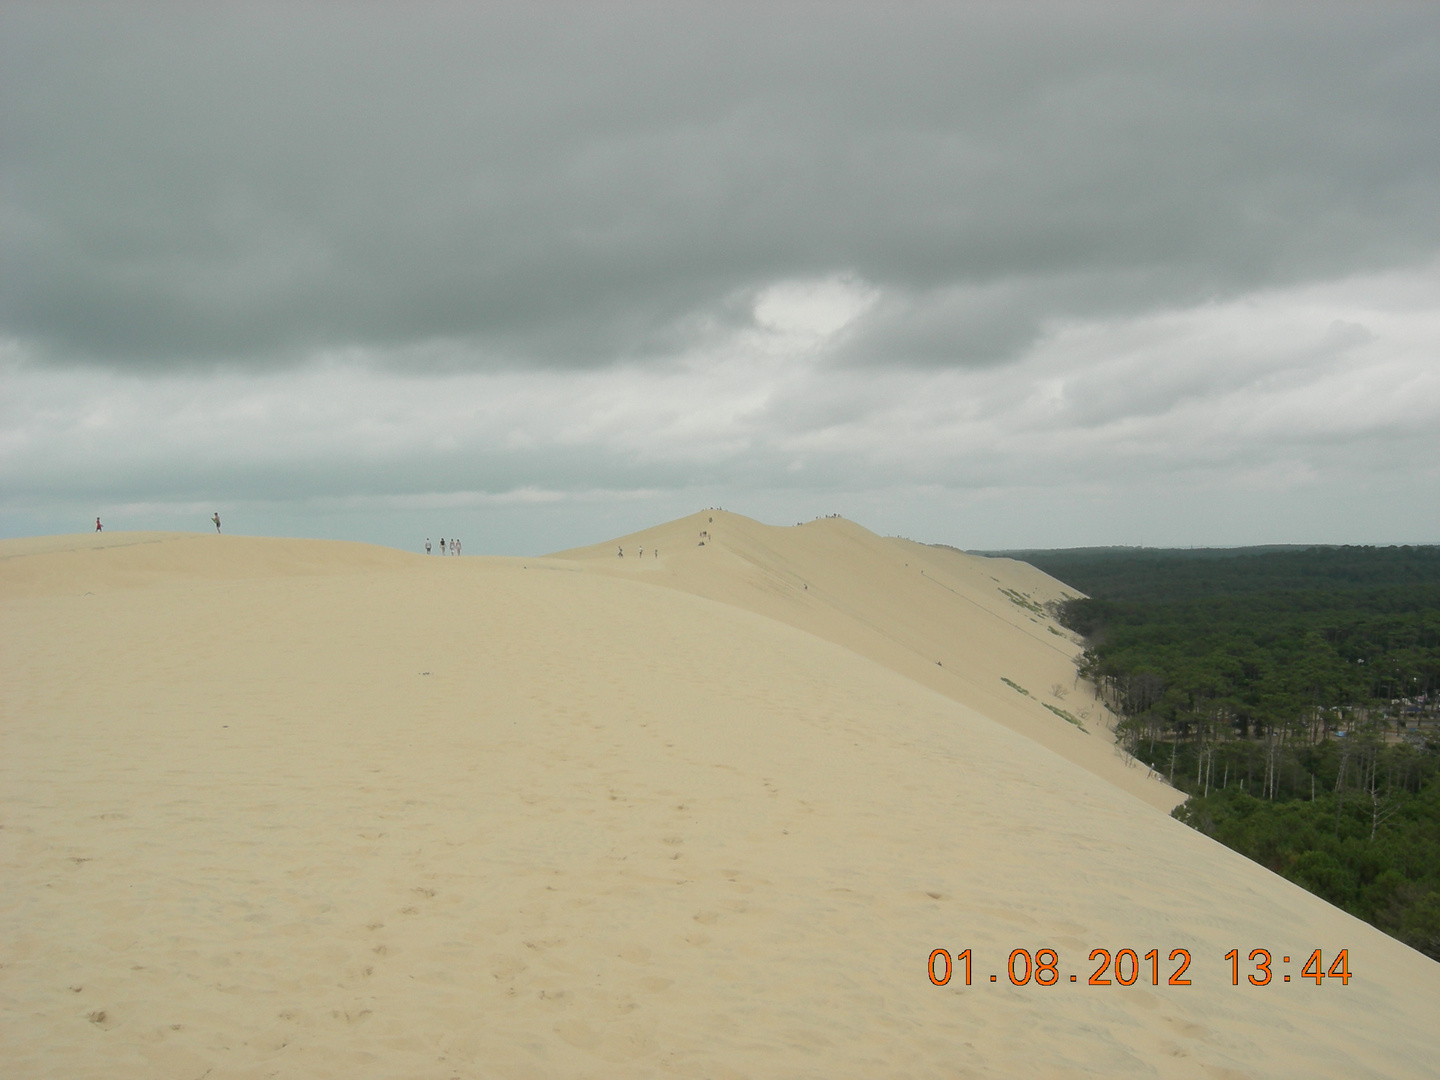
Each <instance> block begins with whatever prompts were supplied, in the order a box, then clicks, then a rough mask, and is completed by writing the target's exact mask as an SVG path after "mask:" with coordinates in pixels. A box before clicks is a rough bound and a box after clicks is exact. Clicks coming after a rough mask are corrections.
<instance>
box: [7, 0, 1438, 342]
mask: <svg viewBox="0 0 1440 1080" xmlns="http://www.w3.org/2000/svg"><path fill="white" fill-rule="evenodd" d="M1016 7H1017V8H1018V10H1013V11H1011V10H1006V11H1004V12H1002V11H1001V9H1000V8H999V7H998V6H994V5H977V6H974V7H963V6H956V5H949V4H944V5H932V6H929V7H921V6H905V7H901V8H896V7H894V6H892V5H873V6H871V7H869V8H864V9H862V8H850V7H844V8H837V7H834V6H823V5H815V6H795V5H786V6H776V5H757V6H753V7H752V6H741V5H716V6H714V7H711V8H707V9H697V8H689V7H686V8H677V7H673V6H665V7H661V6H655V7H639V6H631V7H623V8H622V7H618V6H616V5H608V4H607V5H588V6H576V7H573V8H562V7H557V6H553V5H545V6H537V7H533V8H526V9H522V8H520V7H518V6H517V7H515V8H498V7H488V6H487V7H483V8H481V7H473V6H461V7H438V6H425V7H414V6H410V5H405V6H395V7H393V8H388V9H386V8H380V9H372V8H366V9H362V10H359V11H355V10H350V9H342V8H318V7H317V8H302V9H298V10H297V9H292V8H290V7H279V8H273V9H257V8H253V7H248V6H247V7H239V6H237V7H236V8H232V9H230V10H229V11H228V12H225V11H221V12H216V11H213V10H210V9H195V8H190V9H186V8H179V7H166V8H158V9H148V10H144V11H142V12H141V13H139V14H137V13H136V10H135V9H134V8H131V7H125V8H97V7H92V6H76V7H56V6H54V5H35V6H14V7H7V8H6V9H5V11H4V27H3V30H4V32H3V35H0V36H3V42H4V43H3V45H0V49H3V55H0V80H3V81H0V100H3V101H4V105H3V109H0V114H3V124H4V128H3V132H0V136H3V143H0V147H3V150H0V152H3V190H0V199H3V230H4V237H3V255H0V258H3V280H0V319H3V326H0V333H3V334H5V335H7V336H9V337H11V338H12V339H15V340H18V341H20V342H21V343H23V344H24V345H25V346H26V347H27V349H28V350H29V351H28V353H27V355H30V356H32V357H36V358H40V359H43V360H47V361H50V362H54V363H59V364H68V363H74V362H77V361H79V362H86V363H100V364H106V365H112V364H113V365H116V366H123V367H128V368H131V369H135V370H145V369H157V368H167V367H171V368H173V367H177V366H181V367H183V366H188V365H193V364H197V363H200V364H208V363H212V362H214V361H217V360H220V361H228V362H230V363H235V364H243V365H247V366H249V365H255V366H284V365H287V364H290V363H294V362H296V361H298V360H300V359H302V358H304V357H305V356H307V355H310V354H312V353H314V352H317V351H326V350H344V349H361V350H374V351H377V352H379V353H386V354H390V355H392V356H399V357H408V358H410V360H409V362H410V363H412V364H414V365H416V366H417V367H418V368H421V369H424V368H429V367H441V368H443V367H446V366H452V367H453V366H455V365H457V364H458V365H461V366H468V365H475V366H492V365H501V366H510V365H526V364H533V363H538V364H542V365H560V366H584V367H590V366H598V365H604V364H607V363H611V362H614V361H617V360H629V359H637V358H641V359H643V358H645V357H648V356H665V355H675V354H677V353H681V352H684V351H685V350H686V349H687V348H690V347H692V346H695V345H696V344H698V343H703V342H704V341H706V340H707V339H709V338H712V337H715V336H717V335H720V334H723V333H724V332H725V331H726V330H727V329H733V328H735V327H736V326H742V325H744V324H745V323H746V321H747V320H748V319H749V317H750V312H749V307H748V298H750V297H753V296H754V295H756V294H757V293H758V292H759V291H760V290H762V289H763V288H764V287H765V286H766V285H767V284H769V283H771V282H774V281H778V280H785V279H804V278H817V277H824V276H826V275H834V274H846V275H851V276H853V277H855V278H858V279H860V280H862V281H864V282H866V283H868V284H869V285H870V286H873V287H874V288H875V289H877V290H878V291H879V293H880V294H881V296H882V301H881V302H880V303H878V304H877V305H876V306H875V307H874V308H873V309H872V310H871V312H870V313H869V314H868V315H867V316H866V317H865V318H864V319H862V320H861V321H860V323H859V324H858V325H857V326H856V327H855V328H854V332H853V333H852V334H850V335H849V337H848V338H847V341H846V343H845V345H844V347H843V350H842V353H841V356H840V357H839V358H838V359H840V360H843V361H844V362H847V363H851V364H862V365H863V364H869V363H891V362H896V363H903V364H906V365H922V366H924V365H942V366H943V365H957V364H958V365H969V364H986V363H993V362H995V361H999V360H1004V359H1006V358H1009V357H1013V356H1015V355H1017V354H1018V353H1020V352H1021V351H1023V349H1024V348H1025V347H1026V346H1027V345H1029V344H1030V343H1032V342H1033V341H1034V340H1035V339H1036V337H1037V336H1038V335H1039V334H1040V333H1041V332H1042V331H1043V328H1044V326H1045V325H1046V324H1047V321H1048V320H1054V319H1057V318H1064V317H1069V316H1077V317H1083V316H1088V315H1109V314H1117V313H1122V314H1123V313H1127V312H1138V311H1143V310H1145V309H1147V308H1149V307H1152V306H1156V305H1162V306H1163V305H1174V304H1191V303H1195V302H1198V301H1202V300H1204V299H1206V298H1208V297H1222V298H1223V297H1229V296H1234V295H1237V294H1239V293H1241V292H1243V291H1245V290H1249V289H1254V288H1257V287H1265V286H1279V285H1285V284H1291V283H1297V282H1304V281H1307V280H1314V279H1324V278H1327V277H1334V276H1341V275H1345V274H1348V273H1352V272H1361V271H1371V270H1377V269H1384V268H1386V267H1390V266H1400V265H1405V264H1408V263H1412V262H1417V261H1421V260H1424V259H1426V258H1428V257H1431V256H1432V255H1433V253H1434V252H1435V250H1436V247H1437V241H1440V215H1437V214H1436V213H1435V210H1434V208H1435V206H1436V205H1440V110H1437V109H1436V108H1435V102H1436V101H1437V100H1440V9H1437V8H1435V7H1433V6H1428V5H1416V6H1395V7H1389V6H1378V5H1356V6H1351V7H1332V6H1327V5H1323V4H1303V5H1300V4H1297V5H1293V6H1288V5H1282V6H1266V7H1265V8H1263V9H1262V10H1259V11H1256V10H1252V7H1251V6H1244V5H1235V6H1210V7H1207V8H1204V9H1198V8H1194V7H1184V6H1178V5H1177V6H1164V5H1154V4H1147V5H1143V6H1111V7H1107V8H1105V9H1103V10H1102V9H1100V8H1098V7H1095V6H1086V7H1085V8H1083V9H1081V8H1079V7H1078V6H1072V5H1054V6H1046V5H1025V6H1019V5H1017V6H1016ZM437 342H438V343H443V344H444V346H445V347H444V348H426V346H427V345H428V344H431V343H437Z"/></svg>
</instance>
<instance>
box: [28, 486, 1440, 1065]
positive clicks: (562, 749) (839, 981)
mask: <svg viewBox="0 0 1440 1080" xmlns="http://www.w3.org/2000/svg"><path fill="white" fill-rule="evenodd" d="M705 516H706V517H707V518H708V517H709V516H711V515H710V514H708V513H707V514H706V515H705ZM715 516H716V521H715V522H714V523H710V522H708V521H707V522H706V526H705V527H707V528H709V527H711V526H712V524H713V526H714V527H713V529H712V532H713V534H714V537H713V539H714V542H713V543H707V545H706V547H705V548H703V549H702V548H699V547H698V546H697V545H698V536H697V535H696V534H697V533H698V531H699V528H700V526H698V524H697V522H696V521H695V519H684V520H683V521H681V522H676V523H672V524H671V525H668V526H662V527H660V528H658V529H656V530H653V531H651V532H648V533H645V534H638V535H637V536H636V537H634V538H626V539H625V540H622V541H617V544H619V543H623V544H624V545H625V546H626V548H627V557H626V559H625V560H623V565H622V560H620V559H619V558H617V557H616V555H615V553H614V548H615V546H616V545H613V544H612V545H608V547H607V546H605V545H602V546H601V547H599V548H597V549H593V550H590V551H578V552H569V553H565V555H564V557H556V558H546V559H480V558H464V559H448V558H446V559H442V558H438V557H432V558H428V559H427V558H425V557H423V556H410V555H406V554H403V553H399V552H392V551H386V550H381V549H374V548H366V547H364V546H362V545H341V544H331V543H324V542H297V541H271V540H257V539H246V538H237V537H215V536H175V535H157V534H150V535H137V534H129V535H127V534H105V535H104V537H103V540H102V539H101V538H98V537H97V538H88V537H55V538H45V539H40V540H27V541H8V542H4V543H0V649H3V653H0V655H3V671H0V676H3V678H0V695H3V696H0V716H3V739H4V750H5V753H4V755H3V758H0V770H3V771H0V810H3V820H0V825H3V828H0V851H3V862H4V871H3V879H0V911H3V915H0V942H3V945H0V948H3V959H0V963H3V967H0V995H3V997H0V1000H3V1002H4V1009H3V1021H0V1022H3V1030H0V1060H3V1061H4V1062H6V1065H5V1067H4V1069H3V1072H4V1074H5V1075H7V1076H10V1075H13V1076H17V1077H19V1076H23V1077H49V1076H55V1077H60V1076H64V1077H176V1078H192V1077H201V1076H207V1077H212V1078H220V1077H261V1076H265V1077H270V1076H279V1077H392V1076H393V1077H436V1078H443V1077H467V1078H468V1077H572V1076H574V1077H667V1076H676V1077H757V1078H759V1077H822V1076H823V1077H874V1076H895V1077H899V1076H906V1077H932V1076H933V1077H954V1076H995V1077H1002V1076H1019V1075H1025V1076H1084V1075H1093V1076H1132V1075H1133V1076H1155V1075H1159V1076H1175V1077H1255V1078H1260V1077H1290V1076H1294V1077H1302V1076H1303V1077H1315V1076H1326V1077H1331V1076H1333V1077H1342V1076H1343V1077H1409V1076H1415V1077H1419V1076H1431V1075H1434V1074H1435V1072H1434V1070H1435V1066H1434V1060H1435V1050H1436V1039H1435V1036H1434V1033H1433V1022H1434V1014H1435V1007H1436V1003H1437V1001H1440V967H1437V965H1435V964H1434V963H1433V962H1432V961H1429V960H1427V959H1426V958H1424V957H1422V956H1420V955H1419V954H1418V953H1415V952H1413V951H1412V950H1409V949H1407V948H1406V947H1405V946H1403V945H1400V944H1399V943H1397V942H1395V941H1393V940H1391V939H1389V938H1387V937H1385V936H1384V935H1382V934H1380V933H1379V932H1377V931H1375V930H1373V929H1372V928H1370V927H1368V926H1366V925H1365V924H1363V923H1360V922H1358V921H1357V920H1355V919H1352V918H1350V917H1349V916H1347V915H1345V914H1343V913H1341V912H1339V911H1337V910H1335V909H1334V908H1331V907H1329V906H1328V905H1326V904H1324V903H1323V902H1321V901H1319V900H1317V899H1315V898H1314V897H1312V896H1310V895H1308V894H1306V893H1305V892H1303V891H1302V890H1300V889H1298V888H1296V887H1294V886H1292V885H1290V884H1288V883H1287V882H1285V881H1283V880H1281V879H1279V878H1277V877H1275V876H1274V875H1271V874H1269V873H1267V872H1266V871H1264V870H1263V869H1261V868H1259V867H1257V866H1255V865H1254V864H1251V863H1249V862H1248V861H1246V860H1244V859H1242V858H1240V857H1239V856H1236V855H1234V854H1233V853H1231V852H1229V851H1227V850H1225V849H1224V848H1222V847H1220V846H1218V845H1216V844H1214V843H1212V842H1210V841H1209V840H1207V839H1205V838H1204V837H1202V836H1200V835H1199V834H1196V833H1194V832H1192V831H1190V830H1188V829H1186V828H1184V827H1183V826H1181V825H1179V824H1177V823H1175V822H1174V821H1172V820H1170V819H1169V818H1168V817H1166V816H1165V815H1164V814H1163V813H1161V812H1159V811H1157V810H1156V809H1155V808H1154V806H1153V805H1148V804H1147V803H1156V802H1157V801H1158V802H1163V799H1157V798H1156V797H1155V796H1153V795H1149V797H1148V798H1147V788H1146V785H1145V784H1144V783H1141V781H1143V770H1138V771H1137V770H1134V769H1127V768H1126V767H1125V766H1124V765H1123V763H1121V761H1120V759H1119V758H1116V757H1115V756H1114V754H1113V750H1111V749H1110V748H1109V747H1108V745H1107V744H1106V743H1105V740H1104V735H1103V732H1102V731H1101V730H1099V729H1100V727H1102V726H1103V725H1088V724H1087V726H1088V727H1090V731H1089V733H1088V734H1087V733H1082V732H1080V731H1079V730H1078V729H1075V728H1073V726H1072V725H1070V724H1068V723H1067V722H1065V721H1064V720H1061V719H1060V718H1059V717H1057V716H1055V715H1054V714H1052V713H1050V712H1048V710H1044V709H1042V708H1040V707H1039V706H1038V704H1037V701H1039V702H1040V703H1043V702H1044V701H1050V702H1051V703H1052V704H1056V705H1057V707H1060V708H1068V709H1071V710H1072V711H1074V706H1075V705H1076V704H1077V703H1080V702H1084V701H1086V698H1085V696H1084V691H1083V687H1079V688H1077V687H1074V686H1073V667H1070V666H1069V665H1070V660H1069V655H1070V650H1073V647H1074V646H1073V643H1069V642H1068V641H1067V640H1065V639H1062V637H1061V636H1059V635H1057V634H1053V633H1051V632H1050V630H1049V629H1048V628H1047V623H1046V621H1045V620H1044V619H1043V618H1041V617H1040V615H1039V614H1037V613H1036V612H1035V611H1033V610H1031V609H1029V608H1028V607H1024V606H1022V605H1021V603H1019V602H1015V601H1013V600H1012V598H1011V597H1010V595H1009V594H1007V593H1004V592H1002V591H1000V590H1001V589H1011V590H1013V591H1014V593H1015V594H1016V595H1017V596H1019V597H1020V598H1022V599H1028V600H1029V601H1032V602H1034V603H1037V604H1043V601H1044V600H1045V599H1049V598H1050V597H1051V596H1052V595H1054V590H1056V589H1058V586H1057V585H1056V584H1055V583H1053V582H1049V581H1048V580H1047V579H1045V578H1044V577H1043V576H1042V575H1039V574H1037V573H1036V572H1035V571H1033V570H1032V569H1030V568H1028V567H1021V566H1017V565H1016V564H1011V563H1005V562H1003V561H987V560H974V559H970V558H968V557H965V556H962V555H960V554H959V553H956V552H950V551H946V550H943V549H932V548H924V547H922V546H920V545H910V544H907V543H906V542H904V541H894V540H883V539H880V538H877V537H873V536H871V535H870V534H867V533H865V532H864V531H863V530H860V529H858V528H856V527H855V526H853V525H850V524H848V523H845V522H839V521H834V520H828V521H824V522H814V523H810V524H808V525H805V526H802V527H799V528H796V529H785V530H768V529H765V528H764V527H762V526H758V525H755V524H754V523H750V522H746V521H745V520H744V519H741V518H737V517H734V516H731V515H724V516H721V515H715ZM672 537H673V539H672ZM641 542H643V543H644V544H645V546H646V548H647V553H646V559H645V560H644V561H643V562H642V561H640V560H636V559H633V557H632V556H630V554H629V550H628V549H629V547H630V546H631V544H632V543H633V544H635V545H636V546H637V547H638V545H639V544H640V543H641ZM656 544H658V545H659V548H660V557H659V558H658V559H655V558H653V556H652V554H651V553H652V552H653V551H654V545H656ZM897 561H898V566H897V565H896V563H897ZM906 563H909V565H908V566H907V565H906ZM921 570H923V571H924V576H923V578H922V576H921V574H920V573H919V571H921ZM986 578H993V579H995V580H991V581H990V582H989V584H988V585H987V584H986V580H985V579H986ZM807 585H808V588H807V587H806V586H807ZM657 586H660V587H657ZM796 588H798V589H799V593H800V595H799V596H798V597H797V596H796V595H794V590H795V589H796ZM811 593H814V594H816V595H815V596H813V597H812V596H810V594H811ZM947 598H948V599H947ZM1031 616H1034V617H1035V621H1032V620H1031ZM1052 638H1053V639H1054V641H1053V643H1052V642H1051V641H1050V639H1052ZM937 660H938V661H940V663H939V664H936V663H935V661H937ZM931 668H934V669H935V670H934V671H933V672H932V671H931V670H930V669H931ZM1067 672H1068V674H1066V673H1067ZM1061 675H1064V678H1061ZM1002 677H1004V678H1009V679H1011V680H1012V681H1013V682H1015V683H1017V684H1018V685H1021V686H1024V687H1026V688H1027V689H1028V690H1029V691H1030V697H1029V698H1025V697H1023V696H1022V695H1020V694H1019V692H1018V691H1014V690H1011V689H1010V688H1009V686H1008V685H1007V684H1005V683H1003V682H1000V679H1001V678H1002ZM1027 680H1028V681H1027ZM1067 680H1068V681H1067ZM1052 682H1053V683H1058V684H1059V685H1061V688H1062V689H1065V688H1066V687H1067V686H1068V687H1069V690H1068V693H1067V696H1066V697H1065V698H1063V699H1061V700H1060V701H1058V702H1057V701H1054V700H1052V699H1051V698H1049V697H1048V696H1047V695H1048V694H1049V689H1050V685H1052ZM1002 691H1003V692H1002ZM1007 694H1008V695H1009V696H1008V697H1007ZM1012 699H1013V700H1012ZM1076 715H1077V716H1078V715H1079V713H1078V711H1076ZM1092 717H1097V718H1098V716H1097V714H1094V713H1092ZM1051 720H1053V721H1054V722H1053V723H1051V722H1050V721H1051ZM1057 732H1058V733H1059V735H1056V734H1054V733H1057ZM1032 736H1033V737H1032ZM1062 736H1063V737H1062ZM1042 742H1043V745H1042ZM1076 747H1099V748H1100V752H1098V753H1093V754H1091V755H1090V756H1089V757H1087V756H1086V754H1085V753H1083V752H1081V751H1079V750H1076V749H1075V748H1076ZM1107 770H1108V772H1107ZM1137 795H1138V796H1140V797H1138V798H1137V797H1136V796H1137ZM938 947H943V948H946V949H948V950H950V952H952V953H958V952H959V951H961V950H963V949H966V948H969V949H971V950H972V955H973V957H974V961H975V962H974V966H973V975H974V979H973V985H971V986H969V987H966V986H964V985H963V984H962V983H963V973H958V974H957V975H956V976H955V977H954V978H952V980H951V981H950V983H949V984H948V985H946V986H944V987H937V986H935V985H932V983H931V981H930V979H929V978H928V977H927V975H926V958H927V957H928V956H929V954H930V952H931V950H933V949H935V948H938ZM1127 947H1129V948H1134V949H1135V950H1136V951H1137V952H1138V953H1141V954H1143V953H1144V952H1145V951H1147V950H1149V949H1152V948H1155V949H1158V950H1160V952H1161V954H1162V957H1163V958H1166V959H1162V962H1161V976H1162V977H1161V980H1160V982H1161V985H1159V986H1151V985H1150V984H1149V983H1150V970H1149V967H1148V965H1146V966H1145V967H1144V971H1143V974H1142V976H1141V977H1140V978H1139V979H1138V980H1137V981H1136V984H1135V985H1133V986H1128V987H1127V986H1120V985H1115V984H1113V983H1112V985H1109V986H1092V985H1089V984H1088V979H1089V975H1090V972H1091V971H1092V970H1093V968H1094V966H1095V965H1094V964H1090V963H1087V961H1086V958H1087V957H1088V956H1089V954H1090V951H1091V950H1092V949H1096V948H1104V949H1109V950H1110V951H1111V952H1115V951H1118V950H1120V949H1123V948H1127ZM1017 948H1024V949H1027V950H1029V951H1030V952H1031V953H1032V954H1033V953H1035V952H1036V951H1037V950H1039V949H1042V948H1051V949H1055V950H1057V952H1058V954H1059V960H1060V966H1059V971H1060V973H1061V978H1060V980H1059V982H1058V983H1057V984H1056V985H1054V986H1049V987H1045V986H1038V985H1036V984H1035V982H1034V980H1033V979H1032V980H1031V982H1030V983H1029V984H1027V985H1024V986H1014V985H1011V982H1010V980H1009V979H1008V978H1007V976H1006V975H1005V965H1006V959H1007V957H1008V956H1009V954H1010V952H1011V950H1013V949H1017ZM1232 948H1239V949H1240V950H1241V952H1242V953H1244V954H1248V953H1249V951H1250V950H1251V949H1254V948H1267V949H1269V950H1271V951H1272V953H1273V954H1274V956H1275V963H1274V965H1273V967H1274V970H1275V971H1276V976H1275V978H1274V980H1273V982H1272V983H1271V984H1270V985H1268V986H1265V987H1254V986H1251V985H1249V984H1248V983H1247V982H1246V979H1245V974H1244V972H1245V971H1249V970H1253V968H1252V967H1251V966H1250V965H1248V964H1245V965H1242V974H1241V985H1240V986H1238V987H1236V986H1232V985H1231V983H1230V964H1229V962H1228V961H1225V960H1224V959H1223V957H1224V954H1225V953H1226V952H1227V951H1228V950H1230V949H1232ZM1315 948H1321V949H1323V950H1324V956H1325V960H1326V963H1327V965H1328V963H1329V961H1330V960H1331V959H1332V958H1333V957H1334V955H1335V954H1336V953H1337V951H1338V950H1339V949H1342V948H1344V949H1348V951H1349V967H1350V970H1351V971H1352V972H1353V973H1354V977H1353V978H1351V979H1350V981H1349V984H1348V985H1345V986H1342V985H1339V983H1338V981H1337V980H1330V979H1327V980H1325V983H1324V985H1322V986H1318V987H1317V986H1315V985H1314V984H1313V983H1311V982H1310V981H1308V980H1303V979H1299V978H1298V974H1299V967H1300V962H1301V961H1303V958H1304V957H1306V956H1308V954H1309V953H1310V951H1311V950H1312V949H1315ZM1174 949H1187V950H1189V951H1190V953H1191V955H1192V957H1193V960H1192V962H1191V965H1190V967H1189V970H1188V972H1187V975H1188V977H1189V978H1190V980H1191V985H1189V986H1170V985H1168V984H1167V982H1166V978H1167V977H1168V976H1169V974H1170V972H1171V971H1172V970H1173V968H1174V966H1175V965H1173V964H1171V963H1170V962H1169V961H1168V956H1169V953H1170V952H1171V950H1174ZM1282 955H1288V956H1290V957H1291V960H1292V961H1293V962H1292V963H1291V964H1288V965H1286V964H1282V963H1281V962H1280V957H1281V956H1282ZM1286 973H1288V974H1290V975H1291V976H1292V981H1291V982H1289V983H1284V982H1282V981H1281V976H1282V975H1283V974H1286ZM991 974H995V975H997V981H996V982H995V983H993V984H992V983H990V982H989V976H990V975H991ZM1070 974H1076V975H1077V976H1078V978H1077V981H1076V983H1074V984H1072V983H1070V982H1069V975H1070Z"/></svg>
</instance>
